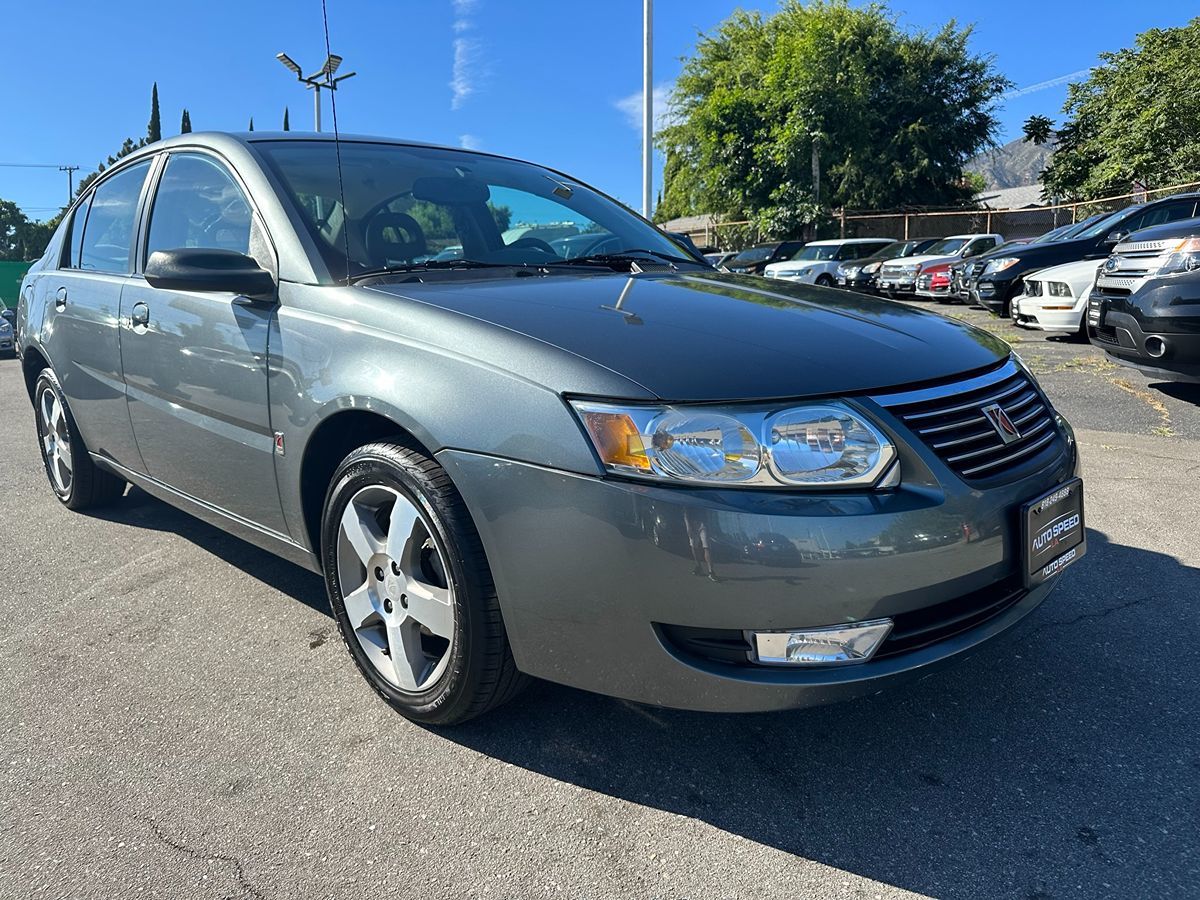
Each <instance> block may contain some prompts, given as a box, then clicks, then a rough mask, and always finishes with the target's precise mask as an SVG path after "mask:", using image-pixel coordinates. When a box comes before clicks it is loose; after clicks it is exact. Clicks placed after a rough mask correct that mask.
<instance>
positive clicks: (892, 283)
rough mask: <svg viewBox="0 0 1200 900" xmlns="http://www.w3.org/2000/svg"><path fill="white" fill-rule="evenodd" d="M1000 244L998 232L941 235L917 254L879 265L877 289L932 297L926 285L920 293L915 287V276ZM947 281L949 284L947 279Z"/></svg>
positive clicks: (1000, 239) (895, 293) (1001, 238)
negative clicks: (938, 239)
mask: <svg viewBox="0 0 1200 900" xmlns="http://www.w3.org/2000/svg"><path fill="white" fill-rule="evenodd" d="M1003 243H1004V237H1003V236H1002V235H999V234H952V235H950V236H949V237H944V238H942V239H941V240H940V241H938V242H937V243H936V244H934V245H933V246H932V247H930V248H929V249H928V250H926V251H925V252H924V253H922V254H921V255H920V256H905V257H903V258H901V259H893V260H890V261H888V262H886V263H884V264H883V265H882V266H881V267H880V268H879V282H878V284H879V291H880V293H883V294H888V295H890V296H892V297H899V296H902V295H905V294H918V296H921V297H923V298H926V299H932V298H933V297H934V296H936V295H935V294H933V293H932V292H930V291H929V290H928V288H927V289H926V290H925V291H923V292H921V291H918V290H917V278H918V277H920V275H921V273H922V272H924V271H925V270H926V269H932V268H934V267H935V266H940V265H942V264H949V263H956V262H958V261H959V260H960V259H968V258H970V257H972V256H979V255H980V254H981V253H989V252H990V251H992V250H995V249H996V248H997V247H999V246H1000V245H1001V244H1003ZM946 284H947V286H949V281H947V282H946ZM942 293H943V294H944V293H945V291H943V292H942Z"/></svg>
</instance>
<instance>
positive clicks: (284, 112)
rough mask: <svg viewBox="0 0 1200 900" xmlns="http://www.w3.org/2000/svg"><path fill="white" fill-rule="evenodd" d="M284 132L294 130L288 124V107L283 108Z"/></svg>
mask: <svg viewBox="0 0 1200 900" xmlns="http://www.w3.org/2000/svg"><path fill="white" fill-rule="evenodd" d="M283 130H284V131H291V130H292V128H291V126H290V125H289V124H288V108H287V107H286V106H285V107H284V108H283Z"/></svg>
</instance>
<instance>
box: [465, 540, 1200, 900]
mask: <svg viewBox="0 0 1200 900" xmlns="http://www.w3.org/2000/svg"><path fill="white" fill-rule="evenodd" d="M1198 597H1200V570H1197V569H1194V568H1190V567H1187V566H1184V565H1182V564H1180V563H1179V562H1178V561H1177V560H1175V559H1174V558H1173V557H1169V556H1166V555H1163V554H1159V553H1153V552H1150V551H1146V550H1140V549H1135V548H1131V547H1127V546H1122V545H1119V544H1113V543H1110V542H1109V541H1108V539H1107V538H1106V537H1105V535H1103V534H1101V533H1099V532H1096V531H1091V532H1090V533H1089V556H1088V559H1087V560H1086V564H1085V565H1082V566H1078V567H1077V568H1076V570H1073V571H1071V572H1070V573H1068V574H1067V575H1066V576H1064V583H1063V584H1062V585H1060V587H1059V588H1058V590H1056V591H1055V592H1054V593H1053V594H1052V595H1051V597H1050V598H1049V599H1048V600H1047V602H1046V603H1045V604H1044V605H1043V606H1042V608H1041V609H1039V610H1038V611H1037V612H1035V613H1034V614H1033V615H1031V616H1030V617H1029V618H1028V619H1026V620H1025V621H1024V622H1022V623H1020V624H1019V625H1018V626H1017V627H1016V628H1015V629H1014V630H1013V631H1012V632H1010V633H1009V634H1008V635H1007V636H1005V637H1002V638H1001V639H999V640H998V641H997V642H995V643H993V644H992V645H991V646H990V647H987V648H986V649H984V650H982V651H981V652H980V653H978V654H977V655H975V656H974V657H972V658H970V659H968V660H965V661H963V662H962V663H961V664H959V665H957V666H955V667H952V668H950V669H946V670H942V671H940V672H938V673H935V674H934V675H931V676H930V677H928V678H926V679H925V680H923V681H921V682H918V683H916V684H910V685H908V686H903V687H900V688H897V689H896V690H894V691H890V692H885V693H883V694H879V695H876V696H875V697H872V698H869V699H865V700H861V701H856V702H851V703H847V704H843V705H838V706H830V707H821V708H814V709H808V710H797V711H793V712H788V713H777V714H765V715H744V716H737V715H711V714H695V713H685V712H679V711H672V710H661V709H654V708H649V707H643V706H639V705H636V704H632V703H626V702H622V701H616V700H611V699H606V698H603V697H599V696H595V695H590V694H585V693H582V692H578V691H573V690H570V689H567V688H562V687H557V686H552V685H548V684H539V685H538V686H536V687H535V688H534V689H532V690H531V691H530V692H529V693H528V694H526V695H524V696H523V697H522V698H520V699H518V700H516V701H515V702H514V703H512V704H511V705H510V706H508V707H505V708H503V709H501V710H497V711H495V712H493V713H492V714H490V715H488V716H486V717H484V718H482V719H479V720H477V721H475V722H472V723H468V724H467V725H465V726H461V727H459V728H455V729H448V730H445V731H443V732H441V733H442V735H443V736H444V737H445V739H447V740H450V741H454V742H457V743H459V744H462V745H465V746H468V747H471V748H473V749H475V750H477V751H479V752H481V753H485V754H487V755H489V756H492V757H495V758H498V759H500V760H503V761H506V762H509V763H512V764H514V765H517V766H521V767H523V768H525V769H527V770H530V771H533V772H536V773H540V774H542V775H545V776H547V777H550V778H553V779H556V780H559V781H563V782H567V783H570V784H573V785H578V786H580V787H583V788H585V789H587V790H589V791H594V792H597V793H600V794H605V795H609V796H612V797H617V798H621V799H622V800H626V801H629V802H633V803H638V804H644V805H646V806H649V807H654V808H658V809H662V810H666V811H669V812H671V813H676V814H679V815H682V816H687V817H690V818H693V819H697V820H700V821H703V822H706V823H708V824H709V825H711V826H713V827H715V828H718V829H720V830H722V831H725V832H728V833H731V834H735V835H740V836H742V837H745V838H748V839H750V840H752V841H755V842H758V843H760V844H764V845H768V846H770V847H774V848H777V849H778V850H781V851H785V852H787V853H792V854H796V855H799V856H801V857H804V858H807V859H812V860H817V861H819V862H821V863H825V864H827V865H830V866H834V867H836V868H838V869H842V870H846V871H848V872H852V873H855V874H858V875H862V876H866V877H869V878H873V879H876V880H878V881H882V882H886V883H889V884H892V885H896V886H899V887H902V888H906V889H908V890H912V891H917V892H920V893H924V894H930V895H933V896H938V897H962V898H967V897H970V898H974V897H979V896H1020V897H1027V898H1045V897H1061V896H1079V897H1096V896H1122V895H1123V896H1137V895H1144V892H1145V891H1146V890H1148V889H1149V887H1150V885H1151V884H1153V885H1155V886H1156V887H1155V888H1154V890H1153V892H1154V893H1155V894H1156V895H1157V896H1168V895H1173V894H1175V893H1183V892H1184V890H1185V889H1184V887H1183V886H1184V885H1186V884H1193V882H1192V881H1191V880H1190V879H1192V878H1194V874H1195V866H1196V864H1197V845H1196V842H1195V833H1196V832H1195V830H1194V829H1195V827H1196V812H1197V810H1200V790H1198V788H1197V784H1198V783H1200V749H1198V747H1197V743H1196V741H1195V739H1194V735H1195V734H1196V730H1195V721H1196V717H1197V713H1198V712H1200V708H1198V704H1197V700H1196V697H1197V692H1196V691H1195V683H1196V678H1197V676H1198V675H1200V652H1198V650H1197V646H1198V645H1200V627H1198V624H1197V617H1196V616H1195V607H1194V603H1195V600H1196V598H1198ZM1155 623H1157V624H1158V627H1156V626H1155ZM629 840H630V842H631V844H632V845H633V846H637V847H641V846H642V845H643V844H644V845H645V846H644V849H645V852H646V854H647V856H648V855H649V854H650V853H652V852H655V850H656V849H658V848H656V845H655V841H654V838H653V836H650V835H647V836H646V837H644V838H640V837H638V836H636V835H632V834H631V835H629ZM664 840H666V838H665V837H664ZM1188 871H1191V873H1192V875H1191V876H1189V875H1188V874H1187V873H1188ZM1147 879H1149V880H1147ZM1193 886H1194V884H1193ZM783 887H784V886H783V885H775V886H774V889H776V890H778V889H781V888H783ZM793 887H794V888H795V891H796V893H797V895H801V894H804V893H805V888H804V885H803V884H795V885H793ZM1189 890H1190V889H1189ZM717 893H719V892H715V893H714V896H716V895H717ZM767 893H771V890H769V889H768V890H767Z"/></svg>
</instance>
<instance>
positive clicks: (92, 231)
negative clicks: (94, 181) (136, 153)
mask: <svg viewBox="0 0 1200 900" xmlns="http://www.w3.org/2000/svg"><path fill="white" fill-rule="evenodd" d="M149 170H150V162H149V161H146V162H140V163H136V164H134V165H132V166H130V167H129V168H128V169H125V170H124V171H121V172H118V173H117V174H116V175H113V176H112V177H111V178H107V179H105V180H104V181H103V182H102V183H101V184H100V186H99V187H98V188H96V190H95V191H93V192H92V198H91V201H90V204H89V205H88V208H87V219H86V221H85V222H84V225H83V235H82V238H81V240H80V242H79V252H78V254H77V255H76V258H75V260H72V263H73V264H74V265H75V266H76V267H78V268H80V269H83V270H85V271H90V272H111V273H114V274H119V275H124V274H127V273H128V272H129V271H130V268H129V256H130V253H129V251H130V248H131V247H132V245H133V231H134V226H135V225H136V224H137V210H138V198H139V197H140V196H141V194H142V184H143V182H145V180H146V173H147V172H148V171H149ZM82 210H83V207H82V206H81V207H80V211H81V212H82ZM78 219H79V215H78V213H77V214H76V224H78Z"/></svg>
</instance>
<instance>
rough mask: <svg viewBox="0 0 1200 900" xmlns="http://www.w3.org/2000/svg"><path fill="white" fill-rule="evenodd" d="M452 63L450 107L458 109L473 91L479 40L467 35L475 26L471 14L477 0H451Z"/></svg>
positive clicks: (476, 4)
mask: <svg viewBox="0 0 1200 900" xmlns="http://www.w3.org/2000/svg"><path fill="white" fill-rule="evenodd" d="M453 4H454V26H453V27H454V33H455V34H456V35H457V37H455V39H454V65H453V67H452V69H451V76H450V108H451V109H459V108H460V107H461V106H462V105H463V103H465V102H466V99H467V98H468V97H470V96H471V95H472V94H473V93H475V81H476V75H477V70H478V58H479V46H480V45H479V41H477V40H475V39H474V38H472V37H470V36H469V35H468V32H470V31H471V30H473V29H474V28H475V20H474V18H473V15H474V13H475V9H476V7H477V6H478V0H453Z"/></svg>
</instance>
